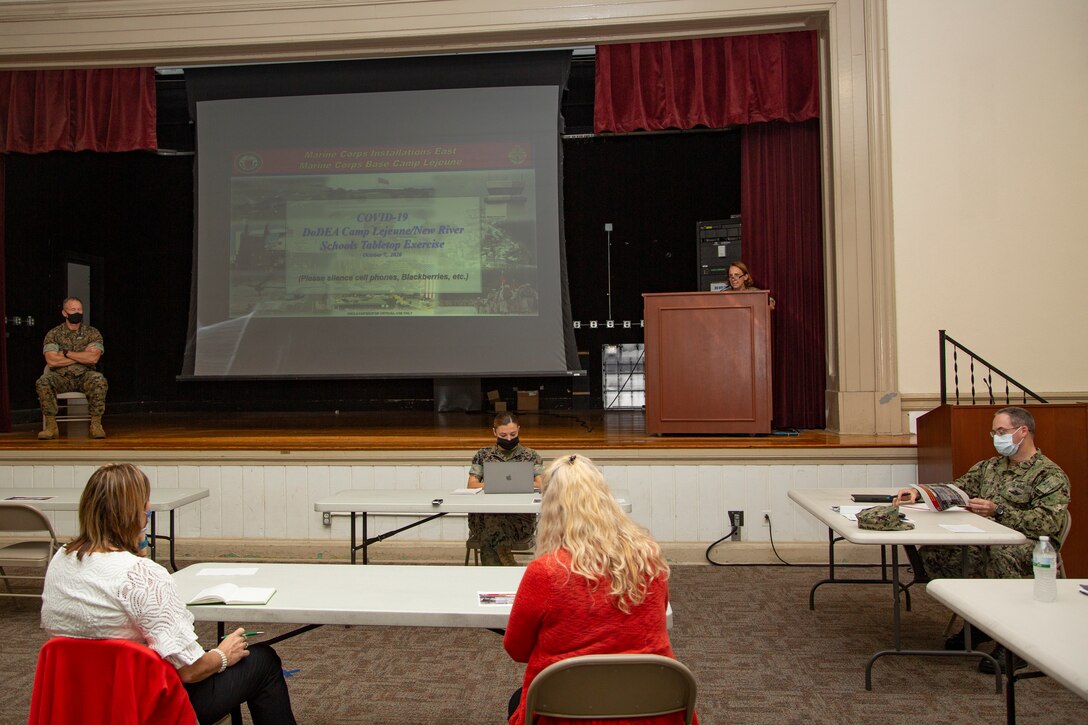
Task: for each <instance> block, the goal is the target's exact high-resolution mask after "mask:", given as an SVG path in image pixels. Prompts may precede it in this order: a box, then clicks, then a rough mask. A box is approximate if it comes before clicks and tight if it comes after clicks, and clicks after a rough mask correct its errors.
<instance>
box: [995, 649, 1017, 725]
mask: <svg viewBox="0 0 1088 725" xmlns="http://www.w3.org/2000/svg"><path fill="white" fill-rule="evenodd" d="M1015 659H1016V656H1015V655H1014V654H1013V653H1012V650H1011V649H1009V648H1008V647H1006V648H1005V679H1006V682H1005V722H1006V723H1008V725H1016V684H1015V683H1016V671H1015V670H1014V669H1013V660H1015ZM997 678H998V681H1000V680H1001V671H1000V670H998V672H997Z"/></svg>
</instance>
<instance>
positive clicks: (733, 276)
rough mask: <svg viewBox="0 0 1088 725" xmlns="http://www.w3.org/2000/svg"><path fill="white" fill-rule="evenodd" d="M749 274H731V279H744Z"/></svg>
mask: <svg viewBox="0 0 1088 725" xmlns="http://www.w3.org/2000/svg"><path fill="white" fill-rule="evenodd" d="M747 276H748V275H746V274H731V275H729V279H744V278H745V277H747Z"/></svg>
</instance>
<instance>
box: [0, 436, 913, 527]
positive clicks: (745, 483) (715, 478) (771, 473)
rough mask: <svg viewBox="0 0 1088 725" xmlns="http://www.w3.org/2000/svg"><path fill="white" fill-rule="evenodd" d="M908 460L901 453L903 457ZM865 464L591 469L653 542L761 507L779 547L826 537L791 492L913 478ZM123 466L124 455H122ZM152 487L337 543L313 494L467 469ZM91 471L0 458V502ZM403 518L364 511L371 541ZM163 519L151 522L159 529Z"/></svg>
mask: <svg viewBox="0 0 1088 725" xmlns="http://www.w3.org/2000/svg"><path fill="white" fill-rule="evenodd" d="M910 455H911V458H913V451H911V453H910ZM898 459H901V460H900V462H886V463H881V462H866V463H830V462H829V463H802V464H796V463H781V462H779V463H774V462H767V463H764V462H760V463H753V464H749V463H744V464H736V465H730V464H717V463H716V464H676V465H667V464H661V463H654V464H642V463H630V464H605V465H602V466H601V468H602V470H603V471H604V474H605V476H606V477H607V479H608V481H609V483H610V484H611V485H612V487H613V489H615V490H617V491H626V492H627V496H628V498H629V499H630V501H631V504H632V506H633V510H632V512H631V515H632V517H633V518H634V519H635V520H636V521H638V522H639V523H640V524H642V525H644V526H646V527H647V528H648V529H649V530H650V531H651V532H652V533H653V535H654V537H655V538H656V539H657V540H658V541H660V542H661V543H662V544H667V543H672V542H705V543H710V542H712V541H715V540H716V539H718V538H720V537H721V536H723V535H724V534H725V533H726V532H727V531H728V529H729V527H728V525H727V512H728V511H730V510H742V511H744V512H745V524H746V525H745V527H744V530H743V534H742V539H743V540H744V541H751V542H763V541H768V540H769V533H770V529H768V528H767V527H766V526H763V524H762V521H763V512H764V511H769V512H770V515H771V521H772V524H773V527H774V539H775V541H781V542H826V540H827V530H826V528H824V527H823V526H821V525H819V524H818V523H817V522H816V520H815V519H814V518H813V517H812V516H810V515H808V514H807V513H805V512H804V511H803V510H801V509H800V508H799V507H797V506H796V505H795V504H794V503H792V502H791V501H790V500H789V499H788V498H787V492H788V491H789V490H790V489H794V488H842V489H846V490H853V489H856V488H861V487H874V486H902V485H906V484H909V483H914V482H915V481H916V475H917V465H916V463H915V462H913V460H911V459H906V458H905V457H903V456H902V455H899V456H898ZM128 460H136V461H137V462H139V460H138V458H136V457H132V458H129V459H128ZM140 465H141V468H142V469H143V470H144V471H145V472H146V473H147V475H148V477H149V478H150V480H151V485H152V487H155V488H162V487H166V488H207V489H208V491H209V494H210V495H209V497H208V498H206V499H203V500H201V501H200V502H198V503H196V504H190V505H189V506H185V507H183V508H181V509H179V510H178V525H179V536H180V537H181V538H182V539H232V540H236V539H241V540H255V541H259V540H277V541H283V540H298V541H306V542H322V541H345V542H346V541H347V539H348V538H349V536H350V533H349V530H348V522H349V520H348V518H347V517H344V516H334V517H333V519H332V525H331V526H326V525H324V524H322V516H321V514H320V513H317V512H315V511H314V507H313V502H314V500H315V499H317V498H319V497H322V496H325V495H328V494H330V493H335V492H337V491H341V490H344V489H349V488H357V489H379V488H397V489H439V490H441V489H446V490H453V489H454V488H458V487H461V486H464V485H465V480H466V478H467V475H468V466H467V465H441V464H432V465H380V464H377V465H376V464H367V465H357V464H348V463H329V464H315V463H307V464H303V465H298V464H291V465H272V464H259V463H254V464H249V463H246V464H232V463H216V464H214V465H199V464H195V463H185V462H180V463H179V462H171V463H163V462H159V461H148V462H145V463H140ZM96 466H97V464H90V463H74V464H73V463H70V464H62V463H53V464H49V463H33V464H5V463H3V462H0V498H3V490H4V489H5V488H23V487H37V488H54V487H55V488H72V487H78V486H82V485H83V484H84V483H85V482H86V481H87V478H88V477H89V476H90V475H91V473H92V472H93V471H94V470H95V468H96ZM51 516H52V518H53V521H54V526H55V527H56V529H57V533H58V535H60V536H62V537H69V536H72V535H73V534H75V533H76V529H77V526H76V514H75V512H55V513H52V514H51ZM413 520H415V518H409V517H396V516H376V517H372V518H371V521H370V533H371V535H375V534H377V533H379V532H382V531H387V530H389V529H392V528H396V527H397V526H402V525H404V524H406V523H409V522H411V521H413ZM166 525H167V523H166V520H165V519H163V520H161V523H160V524H159V527H160V528H159V530H160V532H163V531H165V527H166ZM465 534H466V522H465V517H464V516H457V515H449V516H446V517H443V518H442V519H440V520H438V521H435V522H431V523H429V524H425V525H423V526H419V527H417V528H414V529H411V530H409V531H406V532H404V533H402V534H399V535H398V536H397V538H396V540H397V541H459V540H463V539H464V538H465Z"/></svg>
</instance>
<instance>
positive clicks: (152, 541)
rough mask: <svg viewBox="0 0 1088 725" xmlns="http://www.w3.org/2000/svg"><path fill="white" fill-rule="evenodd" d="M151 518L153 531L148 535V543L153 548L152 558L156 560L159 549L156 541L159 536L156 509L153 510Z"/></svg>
mask: <svg viewBox="0 0 1088 725" xmlns="http://www.w3.org/2000/svg"><path fill="white" fill-rule="evenodd" d="M150 519H151V533H150V534H149V535H148V537H147V544H148V547H149V548H150V549H151V560H152V561H154V560H155V552H156V551H157V546H156V541H157V540H158V538H159V537H158V536H156V535H155V512H154V511H152V512H151V516H150Z"/></svg>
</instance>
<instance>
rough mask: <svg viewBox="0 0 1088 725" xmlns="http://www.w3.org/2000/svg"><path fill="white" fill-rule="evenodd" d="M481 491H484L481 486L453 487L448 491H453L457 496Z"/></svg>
mask: <svg viewBox="0 0 1088 725" xmlns="http://www.w3.org/2000/svg"><path fill="white" fill-rule="evenodd" d="M483 492H484V490H483V489H482V488H455V489H453V490H452V491H450V493H455V494H457V495H458V496H472V495H475V494H477V493H483Z"/></svg>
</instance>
